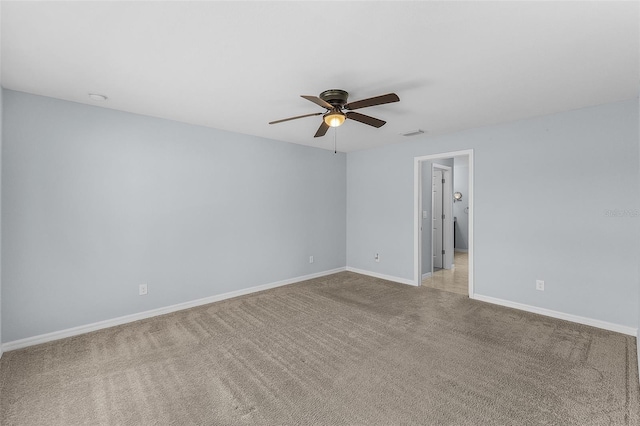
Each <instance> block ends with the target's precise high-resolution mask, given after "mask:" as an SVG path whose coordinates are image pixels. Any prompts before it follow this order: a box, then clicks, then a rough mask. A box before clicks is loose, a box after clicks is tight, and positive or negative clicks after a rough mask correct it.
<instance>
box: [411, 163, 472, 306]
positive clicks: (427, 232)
mask: <svg viewBox="0 0 640 426" xmlns="http://www.w3.org/2000/svg"><path fill="white" fill-rule="evenodd" d="M454 158H455V159H463V160H464V162H465V165H466V164H468V175H467V176H464V178H465V180H464V183H465V186H466V189H467V191H468V193H467V194H464V195H463V196H464V197H465V201H466V202H465V204H466V205H467V206H468V207H467V208H466V209H465V212H466V213H465V215H467V217H466V218H465V220H467V221H468V236H467V241H466V243H467V244H466V245H467V247H468V248H467V250H466V252H465V253H463V255H462V256H459V254H460V253H457V252H456V256H455V257H454V247H453V238H454V235H455V231H454V222H453V210H452V209H453V207H452V206H453V199H454V198H453V193H451V191H452V189H453V186H452V185H447V184H446V182H447V177H446V175H445V174H446V170H447V169H448V170H449V174H450V175H449V181H450V182H451V181H452V180H455V176H453V179H451V173H452V170H451V169H452V165H453V164H450V165H447V163H446V161H444V160H446V159H454ZM434 163H436V164H437V165H435V167H434ZM442 163H444V164H442ZM427 165H428V167H426V166H427ZM425 174H426V175H425ZM465 174H466V173H465ZM443 175H444V180H445V185H444V186H442V184H441V186H440V188H439V190H438V188H437V187H436V188H432V182H436V184H437V180H438V178H440V181H442V176H443ZM425 176H428V177H429V179H428V180H431V181H432V182H429V183H428V186H426V188H425V185H424V178H425ZM433 176H435V179H434V178H433ZM467 181H468V182H467ZM440 183H441V182H440ZM436 186H437V185H436ZM448 188H449V189H448ZM425 189H426V191H425ZM434 191H435V192H434ZM438 191H439V192H438ZM445 191H446V193H445ZM427 197H428V198H427ZM432 197H433V199H432ZM439 197H441V199H442V201H443V202H442V213H438V210H436V211H435V213H434V211H432V208H431V206H433V205H435V204H436V203H435V202H433V201H437V200H438V198H439ZM426 207H428V208H426ZM435 209H438V207H437V206H436V207H435ZM414 211H415V213H414V284H415V285H417V286H420V285H422V279H423V278H429V277H431V276H433V275H434V269H433V268H434V267H435V268H436V269H435V272H436V275H437V274H440V273H442V272H444V273H445V274H450V273H452V272H453V270H454V269H456V272H461V271H457V269H458V266H457V264H458V263H461V262H462V261H463V262H464V267H465V273H464V279H465V281H466V286H465V288H466V289H468V291H465V292H464V293H465V294H468V296H469V297H473V295H474V290H473V281H474V273H473V271H474V268H473V264H474V263H473V262H474V259H473V257H474V256H473V255H474V252H473V150H463V151H454V152H446V153H441V154H433V155H425V156H420V157H414ZM443 215H444V221H443V219H442V216H443ZM447 219H448V220H447ZM448 222H451V223H448ZM438 225H440V228H438ZM434 228H435V229H434ZM440 232H442V239H441V241H442V245H443V249H440V250H439V245H438V244H439V243H438V236H437V235H438V234H439V233H440ZM445 233H448V237H447V236H445ZM432 234H435V235H436V238H435V239H432ZM447 241H451V247H450V249H449V250H447V247H446V242H447ZM438 250H439V252H438ZM443 250H444V253H442V251H443ZM447 255H448V256H447ZM458 258H460V259H458ZM462 258H464V259H462ZM426 259H428V261H427V260H426ZM461 259H462V260H461ZM423 264H424V265H423ZM461 264H462V263H461ZM440 265H441V266H440ZM454 265H456V266H454ZM440 267H441V268H442V270H439V269H438V268H440ZM458 275H460V274H458Z"/></svg>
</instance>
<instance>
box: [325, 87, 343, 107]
mask: <svg viewBox="0 0 640 426" xmlns="http://www.w3.org/2000/svg"><path fill="white" fill-rule="evenodd" d="M319 98H320V99H322V100H323V101H325V102H328V103H330V104H331V105H333V106H334V107H336V106H339V107H342V106H343V105H344V104H346V103H347V99H348V98H349V93H347V92H346V91H344V90H342V89H329V90H325V91H324V92H322V93H320V96H319Z"/></svg>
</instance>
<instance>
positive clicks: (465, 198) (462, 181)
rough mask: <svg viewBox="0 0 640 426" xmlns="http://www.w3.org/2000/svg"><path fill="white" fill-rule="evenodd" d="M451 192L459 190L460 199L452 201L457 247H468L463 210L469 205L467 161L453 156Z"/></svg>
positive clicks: (467, 215)
mask: <svg viewBox="0 0 640 426" xmlns="http://www.w3.org/2000/svg"><path fill="white" fill-rule="evenodd" d="M453 160H454V164H453V174H454V176H455V178H454V180H453V192H454V193H455V192H460V193H461V194H462V199H461V200H460V201H456V202H455V203H453V216H454V217H455V218H456V224H455V233H456V241H455V243H456V246H455V248H457V249H464V250H466V249H468V248H469V213H468V212H466V211H465V209H466V208H467V207H469V161H468V160H467V159H466V157H465V158H464V159H462V158H454V159H453Z"/></svg>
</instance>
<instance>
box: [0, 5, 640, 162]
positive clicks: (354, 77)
mask: <svg viewBox="0 0 640 426" xmlns="http://www.w3.org/2000/svg"><path fill="white" fill-rule="evenodd" d="M1 13H2V23H1V24H2V35H1V36H2V47H1V49H2V50H1V54H2V85H3V86H4V87H5V88H8V89H13V90H19V91H24V92H29V93H35V94H40V95H45V96H51V97H54V98H60V99H66V100H70V101H75V102H81V103H86V104H94V105H99V106H104V107H106V108H113V109H118V110H123V111H130V112H134V113H139V114H145V115H150V116H156V117H163V118H168V119H172V120H178V121H183V122H187V123H193V124H199V125H203V126H209V127H214V128H219V129H225V130H230V131H233V132H240V133H246V134H251V135H258V136H262V137H266V138H272V139H279V140H284V141H288V142H294V143H299V144H304V145H312V146H320V147H322V148H326V149H332V148H333V133H332V130H330V131H329V132H328V133H327V136H325V137H323V138H316V139H314V138H313V135H314V133H315V131H316V129H317V128H318V126H319V125H320V120H321V117H309V118H304V119H300V120H296V121H290V122H286V123H281V124H277V125H269V124H267V123H268V122H269V121H272V120H276V119H281V118H286V117H290V116H294V115H301V114H308V113H313V112H320V111H324V110H323V109H321V108H320V107H318V106H316V105H315V104H313V103H311V102H309V101H307V100H304V99H302V98H300V96H299V95H302V94H304V95H318V94H319V93H320V92H321V91H323V90H325V89H330V88H340V89H344V90H347V91H348V92H349V93H350V98H349V99H350V100H351V101H353V100H358V99H362V98H366V97H370V96H375V95H380V94H384V93H388V92H395V93H397V94H398V95H399V97H400V102H399V103H395V104H389V105H384V106H376V107H371V108H368V109H363V110H359V112H362V113H365V114H370V115H372V116H375V117H378V118H381V119H383V120H386V121H387V122H388V123H387V124H386V125H385V126H383V127H382V128H380V129H375V128H372V127H369V126H366V125H364V124H361V123H358V122H355V121H349V120H348V121H347V122H346V123H345V125H343V126H342V127H340V128H338V134H337V137H338V149H339V150H340V151H345V152H348V151H354V150H359V149H366V148H370V147H375V146H380V145H383V144H387V143H396V142H402V141H407V140H410V139H409V138H407V137H403V136H400V135H399V134H400V133H403V132H406V131H410V130H415V129H418V128H420V129H423V130H425V131H426V132H427V136H428V135H435V134H442V133H449V132H454V131H459V130H462V129H467V128H472V127H479V126H485V125H490V124H495V123H501V122H509V121H514V120H518V119H522V118H526V117H532V116H538V115H544V114H550V113H555V112H558V111H565V110H570V109H576V108H581V107H584V106H590V105H597V104H602V103H607V102H612V101H617V100H623V99H630V98H633V97H636V96H637V94H638V87H639V86H638V83H639V80H638V75H639V69H638V63H639V41H638V37H639V32H638V26H639V19H638V17H639V5H638V3H637V2H616V3H612V2H605V1H602V2H595V1H593V2H436V1H430V2H326V1H323V2H268V1H262V2H63V3H58V2H10V1H3V2H2V11H1ZM88 93H102V94H105V95H107V96H108V97H109V99H108V101H106V102H104V103H97V102H95V101H92V100H90V99H89V98H88V96H87V94H88ZM418 137H424V135H423V136H418ZM414 140H415V139H414Z"/></svg>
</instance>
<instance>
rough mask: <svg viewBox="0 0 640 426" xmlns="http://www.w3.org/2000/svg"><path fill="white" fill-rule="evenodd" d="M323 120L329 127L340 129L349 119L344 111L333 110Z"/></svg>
mask: <svg viewBox="0 0 640 426" xmlns="http://www.w3.org/2000/svg"><path fill="white" fill-rule="evenodd" d="M323 119H324V122H325V123H326V124H327V126H329V127H338V126H341V125H342V123H344V120H346V119H347V117H346V116H345V115H344V114H343V113H342V111H339V110H337V109H333V110H331V111H330V112H328V113H326V114H325V115H324V117H323Z"/></svg>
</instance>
